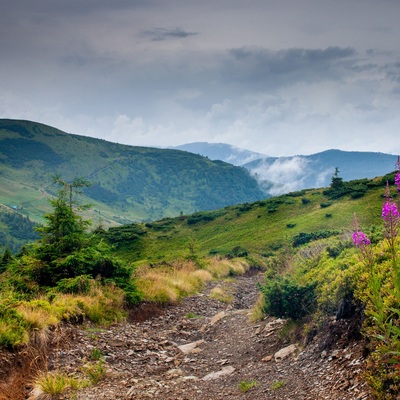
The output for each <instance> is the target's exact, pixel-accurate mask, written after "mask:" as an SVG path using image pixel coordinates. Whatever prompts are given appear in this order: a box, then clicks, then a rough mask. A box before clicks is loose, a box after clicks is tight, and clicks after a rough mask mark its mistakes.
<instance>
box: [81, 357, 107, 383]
mask: <svg viewBox="0 0 400 400" xmlns="http://www.w3.org/2000/svg"><path fill="white" fill-rule="evenodd" d="M81 370H82V372H83V373H84V374H85V376H87V377H88V378H89V380H90V382H91V383H92V384H93V385H97V383H99V382H100V381H101V380H103V379H104V378H105V376H106V370H105V368H104V363H103V361H102V360H101V359H100V360H98V361H97V363H95V364H93V363H88V364H85V365H84V366H83V367H82V368H81Z"/></svg>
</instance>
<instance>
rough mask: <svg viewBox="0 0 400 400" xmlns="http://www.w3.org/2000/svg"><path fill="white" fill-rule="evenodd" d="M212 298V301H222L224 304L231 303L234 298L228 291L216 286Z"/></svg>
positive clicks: (212, 291) (211, 294)
mask: <svg viewBox="0 0 400 400" xmlns="http://www.w3.org/2000/svg"><path fill="white" fill-rule="evenodd" d="M210 297H211V298H212V299H215V300H218V301H221V302H222V303H231V302H232V301H233V298H234V297H233V296H232V294H230V293H228V292H227V291H226V289H224V288H222V287H220V286H216V287H215V288H213V289H212V290H211V292H210Z"/></svg>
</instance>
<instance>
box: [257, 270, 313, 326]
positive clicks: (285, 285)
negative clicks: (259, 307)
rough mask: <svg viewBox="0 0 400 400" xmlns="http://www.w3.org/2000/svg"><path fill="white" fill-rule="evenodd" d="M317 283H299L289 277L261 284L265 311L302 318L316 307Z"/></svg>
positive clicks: (283, 316)
mask: <svg viewBox="0 0 400 400" xmlns="http://www.w3.org/2000/svg"><path fill="white" fill-rule="evenodd" d="M316 286H317V285H316V283H312V284H306V285H303V286H300V285H298V284H297V283H296V282H295V281H294V280H291V279H289V278H281V277H279V278H276V279H275V280H273V281H266V283H265V285H263V286H261V287H260V289H261V292H262V294H263V297H264V301H265V306H264V312H265V313H266V314H268V315H271V316H274V317H279V318H291V319H294V320H296V319H300V318H303V317H305V316H306V315H309V314H312V313H313V312H314V311H315V309H316V295H315V288H316Z"/></svg>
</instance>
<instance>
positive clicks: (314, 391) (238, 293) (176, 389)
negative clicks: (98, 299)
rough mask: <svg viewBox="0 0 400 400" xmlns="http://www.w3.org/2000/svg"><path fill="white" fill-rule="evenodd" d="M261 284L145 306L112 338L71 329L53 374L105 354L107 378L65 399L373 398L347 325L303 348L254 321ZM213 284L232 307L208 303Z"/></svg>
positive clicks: (235, 283)
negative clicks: (228, 296)
mask: <svg viewBox="0 0 400 400" xmlns="http://www.w3.org/2000/svg"><path fill="white" fill-rule="evenodd" d="M260 280H262V276H261V275H258V274H253V275H248V276H243V277H237V278H234V279H231V280H229V281H224V282H219V283H215V282H214V283H212V284H211V285H209V286H208V287H207V288H206V289H205V290H204V292H203V293H201V294H199V295H196V296H192V297H190V298H186V299H184V300H183V301H182V302H181V303H180V304H178V305H176V306H172V307H165V308H154V306H151V305H142V306H141V308H140V309H139V310H137V311H136V312H135V313H133V314H132V315H131V318H130V319H128V321H127V322H126V323H124V324H119V325H115V326H112V327H109V328H107V329H101V330H99V329H94V328H93V329H90V327H87V326H86V327H82V328H79V327H65V329H63V331H62V333H60V334H59V335H56V336H57V341H56V342H54V343H53V351H52V352H51V353H50V355H49V359H48V368H49V369H52V368H56V367H59V368H60V369H62V370H64V371H66V372H70V373H74V372H76V371H79V370H80V368H81V366H82V365H83V363H84V362H85V361H87V360H88V359H89V357H90V354H91V353H92V352H93V349H97V350H99V351H101V353H102V354H103V358H104V361H105V367H106V370H107V374H106V377H105V379H104V380H102V381H100V382H99V383H98V384H97V385H96V386H94V387H91V388H87V389H83V390H80V391H79V392H78V393H75V394H74V397H72V395H69V396H65V397H64V398H65V399H72V398H75V399H78V400H89V399H96V400H100V399H113V400H114V399H115V400H116V399H162V400H218V399H252V400H258V399H279V400H282V399H291V400H296V399H310V400H311V399H318V400H319V399H329V400H339V399H349V400H350V399H351V400H355V399H372V396H371V395H370V393H369V391H368V389H367V387H366V385H365V383H364V382H363V381H362V379H361V374H362V371H363V367H364V358H363V348H364V346H363V343H362V342H361V341H354V340H350V339H349V338H348V335H347V322H346V321H345V320H342V321H335V320H332V321H331V322H330V324H329V326H327V329H326V330H325V333H321V334H318V335H316V336H315V337H314V338H313V339H312V340H311V343H310V344H308V345H307V346H305V347H304V346H303V344H302V343H289V342H287V341H285V337H284V335H282V327H283V326H284V321H282V320H277V319H273V318H266V319H265V320H263V321H259V322H256V323H252V322H249V312H250V308H251V307H252V305H253V304H254V303H255V301H256V299H257V296H258V290H257V286H256V282H257V281H260ZM215 285H221V287H222V288H223V289H224V290H227V291H230V293H231V294H232V295H233V296H234V300H233V301H232V302H230V303H224V302H221V301H218V300H215V299H213V298H211V297H210V296H209V293H210V290H211V289H212V288H213V286H215ZM332 332H334V334H335V341H330V342H329V346H328V345H327V344H326V343H327V338H328V337H331V336H332ZM54 340H56V339H54ZM21 384H22V383H21ZM26 384H27V382H25V383H24V385H23V387H22V391H24V392H25V395H27V394H28V390H29V387H25V385H26ZM4 387H5V386H4ZM4 393H7V392H4ZM22 398H23V397H22ZM0 399H2V398H1V397H0ZM4 399H13V400H16V399H18V397H7V395H5V397H4Z"/></svg>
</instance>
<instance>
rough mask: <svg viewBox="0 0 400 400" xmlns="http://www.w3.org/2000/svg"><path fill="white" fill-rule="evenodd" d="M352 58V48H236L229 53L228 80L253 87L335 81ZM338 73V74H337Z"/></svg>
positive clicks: (350, 62) (226, 75)
mask: <svg viewBox="0 0 400 400" xmlns="http://www.w3.org/2000/svg"><path fill="white" fill-rule="evenodd" d="M355 56H356V51H355V50H354V49H353V48H350V47H348V48H340V47H328V48H326V49H302V48H292V49H286V50H279V51H270V50H268V49H263V48H256V49H254V48H246V47H242V48H237V49H231V50H230V51H229V56H228V57H229V60H228V65H229V67H227V70H228V71H229V73H228V74H224V76H225V79H228V80H236V81H237V80H243V81H248V82H254V83H255V84H257V85H260V84H261V85H263V84H264V85H268V86H281V85H288V84H293V83H295V82H296V81H300V80H301V81H303V82H304V81H317V80H321V79H338V78H340V76H341V75H342V74H343V69H348V68H349V67H350V66H351V64H352V63H353V62H354V60H352V58H354V57H355ZM341 71H342V72H341Z"/></svg>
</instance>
